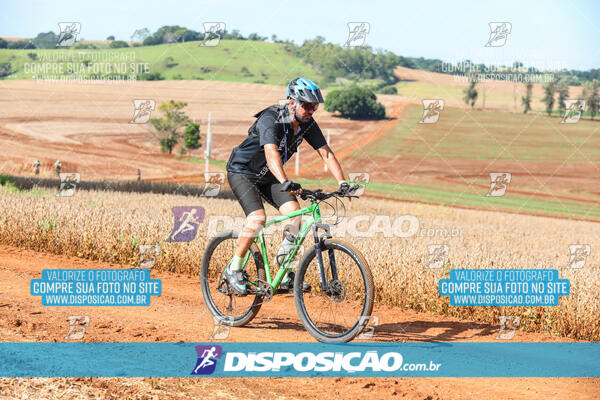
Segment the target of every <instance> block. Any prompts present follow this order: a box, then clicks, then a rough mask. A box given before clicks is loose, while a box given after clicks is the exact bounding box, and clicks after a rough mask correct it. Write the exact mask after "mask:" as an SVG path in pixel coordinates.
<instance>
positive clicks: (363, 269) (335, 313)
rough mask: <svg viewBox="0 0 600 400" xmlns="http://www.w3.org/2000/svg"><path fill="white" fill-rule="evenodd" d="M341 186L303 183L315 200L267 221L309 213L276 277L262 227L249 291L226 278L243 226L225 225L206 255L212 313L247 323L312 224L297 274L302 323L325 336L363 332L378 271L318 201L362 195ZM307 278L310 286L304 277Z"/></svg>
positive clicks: (205, 289) (249, 262)
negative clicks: (327, 220) (333, 230)
mask: <svg viewBox="0 0 600 400" xmlns="http://www.w3.org/2000/svg"><path fill="white" fill-rule="evenodd" d="M357 187H358V186H354V187H352V188H351V190H350V191H348V192H342V191H341V190H338V191H335V192H331V193H326V192H323V191H322V190H320V189H319V190H316V191H311V190H308V189H302V193H301V194H300V197H301V198H302V199H304V200H310V202H311V205H310V206H308V207H305V208H302V209H300V210H298V211H295V212H292V213H290V214H287V215H282V216H280V217H278V218H274V219H273V220H270V221H268V222H267V223H266V224H265V227H268V226H270V225H273V224H276V223H279V222H282V221H285V220H286V219H289V218H293V217H296V216H299V215H308V218H307V219H306V221H305V222H304V223H303V224H302V227H301V228H300V231H299V232H298V235H297V236H296V240H295V242H294V247H292V249H291V251H289V252H288V253H287V254H286V255H285V259H284V260H283V261H282V263H281V266H280V267H279V270H278V271H277V274H276V275H275V277H274V278H272V277H271V269H270V266H269V257H268V254H267V247H266V244H265V237H264V233H263V230H261V231H260V232H259V233H258V235H257V237H256V239H255V240H254V243H252V246H251V247H250V251H249V252H248V254H247V255H246V259H245V260H244V269H243V270H244V274H245V277H246V279H247V293H248V295H247V296H244V297H237V296H235V295H234V293H233V290H232V289H231V288H230V287H229V284H228V282H227V280H226V279H224V278H223V271H224V269H225V268H226V266H227V264H228V262H229V261H230V260H231V257H232V255H233V252H234V249H235V248H236V244H237V238H238V232H235V231H224V232H220V233H219V234H217V235H216V236H215V237H214V238H213V239H212V240H211V241H210V243H209V244H208V246H207V247H206V250H205V251H204V256H203V258H202V270H201V277H200V280H201V284H202V295H203V296H204V302H205V303H206V306H207V307H208V309H209V311H210V312H211V314H212V315H213V316H214V317H215V318H216V320H218V321H219V323H221V324H223V325H229V326H243V325H246V324H248V323H249V322H250V321H251V320H252V319H253V318H254V317H255V316H256V315H257V314H258V311H259V310H260V307H261V306H262V304H263V303H264V302H267V301H269V300H271V298H272V297H273V296H274V295H275V294H278V293H289V291H284V290H281V289H279V284H280V282H281V280H282V278H283V276H284V275H285V271H286V267H287V266H289V265H290V263H291V262H292V260H293V259H294V258H295V256H296V255H297V253H298V250H299V249H300V246H302V243H303V242H304V240H305V239H306V237H307V236H308V234H309V232H310V231H311V230H312V236H313V238H314V246H312V247H311V248H310V249H308V250H307V251H306V252H305V254H304V256H303V257H302V260H301V261H300V263H299V265H298V267H297V269H296V273H295V278H294V288H293V294H294V300H295V303H296V310H297V312H298V315H299V316H300V319H301V320H302V324H303V325H304V327H305V328H306V330H308V332H310V334H311V335H313V336H314V337H315V338H316V339H317V340H319V341H321V342H330V343H333V342H348V341H350V340H352V339H354V338H355V337H356V336H357V335H359V334H360V333H361V332H362V331H363V329H364V328H365V327H366V325H367V324H368V322H369V318H370V316H371V312H372V311H373V301H374V298H375V293H374V291H375V289H374V287H373V276H372V274H371V269H370V268H369V264H368V263H367V260H366V259H365V257H364V256H363V255H362V254H361V253H360V252H359V251H358V250H357V249H356V248H354V247H353V246H352V245H351V244H349V243H347V242H344V241H342V240H339V239H333V238H332V237H331V234H330V230H329V225H326V224H322V223H321V211H320V209H319V203H321V202H322V201H324V200H327V199H330V198H335V200H336V201H341V199H340V198H342V197H356V198H357V197H358V196H354V195H352V194H351V193H352V192H354V191H355V190H356V188H357ZM336 204H337V203H336ZM304 282H306V283H308V286H306V285H303V283H304Z"/></svg>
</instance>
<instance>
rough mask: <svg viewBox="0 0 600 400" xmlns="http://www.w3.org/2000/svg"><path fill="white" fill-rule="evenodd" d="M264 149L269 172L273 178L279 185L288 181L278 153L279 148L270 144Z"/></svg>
mask: <svg viewBox="0 0 600 400" xmlns="http://www.w3.org/2000/svg"><path fill="white" fill-rule="evenodd" d="M264 149H265V158H266V159H267V167H269V170H270V171H271V173H272V174H273V176H274V177H275V178H276V179H277V180H278V181H279V183H283V182H285V181H287V180H288V178H287V176H286V175H285V171H284V170H283V163H282V162H281V158H280V156H279V151H277V146H276V145H274V144H272V143H268V144H265V146H264Z"/></svg>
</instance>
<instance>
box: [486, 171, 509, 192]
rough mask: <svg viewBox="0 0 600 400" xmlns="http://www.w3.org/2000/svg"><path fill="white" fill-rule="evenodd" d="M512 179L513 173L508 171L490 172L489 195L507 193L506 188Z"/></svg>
mask: <svg viewBox="0 0 600 400" xmlns="http://www.w3.org/2000/svg"><path fill="white" fill-rule="evenodd" d="M511 179H512V175H511V174H510V173H508V172H490V181H491V183H490V190H488V192H487V194H486V196H487V197H500V196H504V193H506V188H508V184H509V183H510V180H511Z"/></svg>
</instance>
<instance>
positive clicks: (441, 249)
mask: <svg viewBox="0 0 600 400" xmlns="http://www.w3.org/2000/svg"><path fill="white" fill-rule="evenodd" d="M427 251H429V260H428V261H427V265H425V268H429V269H437V268H442V267H443V266H444V264H445V263H446V259H447V258H448V254H449V253H450V247H449V246H448V245H447V244H430V245H429V246H427Z"/></svg>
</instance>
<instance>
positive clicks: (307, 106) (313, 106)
mask: <svg viewBox="0 0 600 400" xmlns="http://www.w3.org/2000/svg"><path fill="white" fill-rule="evenodd" d="M300 105H301V106H302V108H304V109H305V110H306V111H317V109H318V108H319V103H305V102H303V101H301V102H300Z"/></svg>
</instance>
